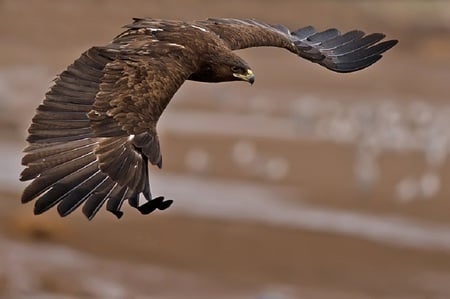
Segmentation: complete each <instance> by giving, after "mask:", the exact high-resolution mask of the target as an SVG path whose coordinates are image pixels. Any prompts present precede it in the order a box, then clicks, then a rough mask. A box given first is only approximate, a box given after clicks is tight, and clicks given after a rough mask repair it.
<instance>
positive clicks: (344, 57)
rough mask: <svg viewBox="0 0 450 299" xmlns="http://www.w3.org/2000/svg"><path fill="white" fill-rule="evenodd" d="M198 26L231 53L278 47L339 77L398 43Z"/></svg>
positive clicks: (246, 25)
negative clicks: (214, 37)
mask: <svg viewBox="0 0 450 299" xmlns="http://www.w3.org/2000/svg"><path fill="white" fill-rule="evenodd" d="M197 23H198V24H199V25H200V26H203V27H204V28H207V29H208V30H211V31H213V32H214V33H216V34H217V35H218V36H220V38H222V39H223V40H224V42H225V43H226V44H227V45H228V46H229V47H230V49H232V50H237V49H244V48H249V47H261V46H272V47H281V48H285V49H288V50H289V51H291V52H293V53H295V54H297V55H299V56H301V57H303V58H306V59H308V60H310V61H312V62H315V63H318V64H320V65H322V66H324V67H326V68H328V69H330V70H332V71H335V72H340V73H348V72H354V71H357V70H361V69H363V68H366V67H368V66H369V65H371V64H373V63H375V62H376V61H378V60H379V59H380V58H381V57H382V53H384V52H385V51H387V50H389V49H390V48H392V47H393V46H394V45H395V44H397V42H398V41H397V40H388V41H383V42H380V41H381V40H382V39H383V38H384V37H385V35H384V34H382V33H373V34H369V35H365V33H364V32H363V31H360V30H353V31H350V32H347V33H345V34H341V33H340V32H339V31H338V30H337V29H328V30H325V31H322V32H316V31H315V29H314V28H313V27H311V26H308V27H304V28H301V29H298V30H296V31H293V32H291V31H290V30H289V29H288V28H286V27H285V26H283V25H269V24H266V23H264V22H261V21H256V20H239V19H208V20H206V21H198V22H197Z"/></svg>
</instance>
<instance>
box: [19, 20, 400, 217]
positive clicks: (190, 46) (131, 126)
mask: <svg viewBox="0 0 450 299" xmlns="http://www.w3.org/2000/svg"><path fill="white" fill-rule="evenodd" d="M124 28H125V31H124V32H122V33H121V34H119V35H118V36H116V37H115V38H114V39H113V40H112V42H110V43H109V44H106V45H104V46H94V47H92V48H90V49H88V50H87V51H86V52H84V53H82V54H81V56H80V57H79V58H78V59H77V60H75V61H74V62H73V64H71V65H69V66H68V67H67V69H66V70H64V71H63V72H62V73H61V74H59V75H58V76H57V77H56V79H55V80H54V84H53V86H52V87H51V88H50V90H49V91H48V92H47V93H46V94H45V98H44V100H43V102H42V104H40V105H39V107H38V108H37V110H36V114H35V115H34V117H33V119H32V123H31V126H30V127H29V129H28V132H29V135H28V138H27V141H28V146H27V147H26V148H25V149H24V156H23V159H22V165H24V166H25V168H24V170H23V171H22V173H21V175H20V180H21V181H28V180H31V183H30V184H29V185H28V186H27V187H26V188H25V189H24V191H23V195H22V198H21V201H22V203H27V202H30V201H33V200H35V206H34V213H35V214H41V213H43V212H45V211H47V210H49V209H50V208H52V207H54V206H55V205H57V211H58V213H59V214H60V215H61V216H66V215H68V214H70V213H71V212H73V211H74V210H75V209H77V208H78V207H79V206H81V205H82V212H83V214H84V215H85V216H86V217H87V218H88V219H89V220H91V219H92V218H93V217H94V216H95V215H96V213H97V212H98V211H99V210H100V208H101V207H102V206H103V205H104V204H106V210H108V211H110V212H112V213H113V214H114V215H115V216H117V217H118V218H120V217H121V216H122V215H123V212H122V211H121V208H122V204H123V203H124V202H125V201H128V203H129V205H130V206H132V207H134V208H136V209H137V210H139V211H140V212H141V213H142V214H148V213H150V212H152V211H154V210H164V209H166V208H168V207H169V206H170V205H171V203H172V200H166V199H164V197H162V196H159V197H156V198H152V194H151V191H150V183H149V168H148V163H149V162H150V163H151V164H152V165H155V166H157V167H159V168H161V167H162V156H161V147H160V143H159V138H158V134H157V130H156V127H157V122H158V119H159V118H160V116H161V114H162V113H163V111H164V109H165V108H166V106H167V105H168V104H169V102H170V100H171V98H172V97H173V95H174V94H175V93H176V92H177V90H178V89H179V88H180V87H181V85H182V84H183V82H185V81H186V80H192V81H200V82H228V81H245V82H248V83H250V84H253V83H254V81H255V75H254V73H253V72H252V70H251V68H250V66H249V65H248V63H247V62H246V61H244V60H243V59H242V58H240V57H239V56H238V55H236V54H235V53H234V52H233V51H234V50H238V49H244V48H250V47H261V46H270V47H279V48H284V49H286V50H288V51H290V52H292V53H294V54H295V55H297V56H299V57H302V58H304V59H307V60H309V61H311V62H313V63H317V64H319V65H321V66H323V67H325V68H327V69H329V70H331V71H335V72H339V73H349V72H354V71H358V70H361V69H364V68H366V67H368V66H370V65H372V64H373V63H375V62H376V61H378V60H379V59H380V58H381V57H382V54H383V53H384V52H385V51H387V50H389V49H390V48H392V47H393V46H394V45H396V44H397V40H387V41H383V39H384V38H385V35H384V34H381V33H373V34H368V35H366V34H365V33H364V32H363V31H360V30H353V31H349V32H347V33H345V34H341V33H340V32H339V31H338V30H337V29H334V28H333V29H328V30H325V31H321V32H318V31H316V30H315V29H314V28H313V27H311V26H308V27H304V28H301V29H298V30H295V31H290V30H289V29H288V28H287V27H285V26H283V25H270V24H267V23H265V22H262V21H257V20H254V19H227V18H219V19H217V18H214V19H213V18H210V19H207V20H201V21H179V20H161V19H152V18H135V19H133V22H132V23H131V24H129V25H126V26H125V27H124ZM142 195H143V196H142ZM142 202H144V203H142Z"/></svg>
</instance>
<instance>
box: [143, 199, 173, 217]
mask: <svg viewBox="0 0 450 299" xmlns="http://www.w3.org/2000/svg"><path fill="white" fill-rule="evenodd" d="M172 203H173V200H164V196H159V197H155V198H153V199H152V200H149V201H147V202H146V203H145V204H143V205H142V206H140V207H137V209H138V210H139V212H141V213H142V214H144V215H147V214H150V213H151V212H153V211H154V210H156V209H158V210H161V211H162V210H165V209H167V208H168V207H170V205H171V204H172Z"/></svg>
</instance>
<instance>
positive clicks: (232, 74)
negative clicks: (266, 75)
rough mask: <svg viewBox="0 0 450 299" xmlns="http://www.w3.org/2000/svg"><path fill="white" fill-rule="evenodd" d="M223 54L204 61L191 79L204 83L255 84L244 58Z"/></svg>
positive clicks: (232, 54)
mask: <svg viewBox="0 0 450 299" xmlns="http://www.w3.org/2000/svg"><path fill="white" fill-rule="evenodd" d="M221 53H222V55H214V56H213V57H210V58H209V59H208V58H207V59H204V60H203V63H202V64H201V67H200V68H199V69H198V70H197V71H196V72H195V73H194V74H192V75H191V76H190V77H189V79H190V80H194V81H202V82H229V81H245V82H248V83H250V84H253V83H254V82H255V75H254V74H253V71H252V70H251V69H250V67H249V66H248V64H247V63H246V62H245V61H244V60H243V59H242V58H240V57H239V56H237V55H236V54H234V53H232V52H231V51H230V52H229V53H227V52H225V53H224V52H221Z"/></svg>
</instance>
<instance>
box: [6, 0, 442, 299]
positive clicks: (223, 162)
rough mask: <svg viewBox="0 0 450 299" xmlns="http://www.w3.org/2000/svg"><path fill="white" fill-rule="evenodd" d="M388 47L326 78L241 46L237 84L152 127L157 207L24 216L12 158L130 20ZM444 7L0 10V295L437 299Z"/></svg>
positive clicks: (194, 95)
mask: <svg viewBox="0 0 450 299" xmlns="http://www.w3.org/2000/svg"><path fill="white" fill-rule="evenodd" d="M144 16H150V17H154V18H172V19H185V20H190V19H203V18H207V17H239V18H256V19H261V20H264V21H266V22H269V23H282V24H284V25H286V26H288V27H289V28H291V29H297V28H299V27H302V26H306V25H314V26H315V27H316V28H317V29H319V30H322V29H326V28H329V27H336V28H339V29H340V30H341V31H347V30H351V29H355V28H358V29H362V30H364V31H366V32H384V33H386V35H387V36H388V37H389V38H396V39H399V40H400V43H399V44H398V46H396V47H395V48H394V49H392V50H391V51H389V52H388V53H386V55H385V57H384V58H383V59H382V60H381V61H379V62H378V63H377V64H376V65H374V66H372V67H371V68H369V69H367V70H364V71H361V72H357V73H353V74H345V75H342V74H335V73H331V72H329V71H327V70H325V69H322V68H321V67H319V66H316V65H313V64H311V63H309V62H307V61H303V60H301V59H299V58H297V57H295V56H293V55H292V54H290V53H288V52H287V51H283V50H280V49H274V48H258V49H248V50H242V51H240V52H239V53H240V55H242V57H244V58H245V59H246V60H247V61H248V62H249V64H250V65H251V66H252V69H253V70H254V72H255V74H256V83H255V84H254V85H253V86H252V87H250V86H247V85H245V84H242V83H226V84H200V83H192V82H187V83H186V84H185V85H184V86H183V87H182V88H181V90H180V91H179V92H178V93H177V94H176V96H175V98H174V99H173V101H172V103H171V104H170V105H169V107H168V109H167V111H166V112H165V115H164V117H163V118H162V119H161V123H160V126H159V130H160V135H161V142H162V150H163V155H164V163H165V165H164V168H163V169H162V170H156V169H154V168H151V179H152V180H151V184H152V188H153V192H154V194H155V195H159V194H162V195H166V196H167V197H168V198H171V199H173V200H175V203H174V205H173V207H171V208H170V209H168V210H167V211H164V212H159V213H155V214H152V215H149V216H141V215H138V214H137V213H136V212H135V211H133V210H131V209H128V208H125V215H124V217H123V219H121V220H117V219H115V218H114V216H113V215H110V214H109V213H107V212H105V211H101V212H100V213H99V215H98V216H97V217H96V218H95V220H93V221H91V222H89V221H87V220H86V219H85V218H84V217H83V216H82V215H81V213H80V212H75V213H74V214H73V215H70V216H69V217H67V218H64V219H61V218H59V217H58V216H57V214H56V212H55V211H51V212H49V213H46V214H44V215H41V216H34V215H32V204H29V205H26V206H22V205H21V204H20V193H21V191H22V189H23V187H24V186H25V185H24V184H21V183H19V182H18V176H19V173H20V171H21V166H20V158H21V150H22V148H23V147H24V146H25V141H24V140H25V138H26V129H27V127H28V125H29V123H30V120H31V117H32V115H33V113H34V110H35V108H36V107H37V105H38V104H39V103H40V101H41V100H42V98H43V95H44V93H45V92H46V90H48V87H49V86H50V85H51V80H52V79H53V78H54V76H55V75H56V74H57V73H59V72H61V71H62V70H63V69H64V68H65V67H66V66H67V65H68V64H70V63H71V62H72V61H73V60H74V59H76V58H77V57H78V56H79V55H80V53H81V52H82V51H84V50H85V49H87V48H89V47H90V46H93V45H101V44H104V43H107V42H108V41H109V40H111V39H112V38H113V37H114V36H115V35H117V34H118V33H120V32H121V26H123V25H124V24H127V23H129V22H130V21H131V18H132V17H144ZM449 24H450V4H449V3H448V2H446V1H358V2H357V1H332V0H330V1H253V0H247V1H204V0H187V1H144V0H141V1H137V0H136V1H118V0H117V1H107V0H97V1H68V0H61V1H51V0H42V1H38V0H36V1H21V0H9V1H8V0H2V1H0V53H1V55H0V134H1V136H2V147H1V149H0V150H1V156H0V157H2V158H1V163H2V164H1V165H0V166H1V167H0V198H1V205H0V298H165V299H167V298H236V299H237V298H239V299H240V298H254V299H263V298H264V299H290V298H313V299H315V298H317V299H325V298H327V299H328V298H330V299H338V298H345V299H352V298H383V299H385V298H405V299H406V298H408V299H410V298H413V299H414V298H427V299H429V298H432V299H441V298H442V299H443V298H450V216H449V212H450V187H449V185H448V182H449V180H450V164H449V162H448V159H447V156H448V151H449V148H450V133H449V128H450V104H449V93H450V87H449V85H448V82H449V78H450V55H449V53H450V25H449Z"/></svg>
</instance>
